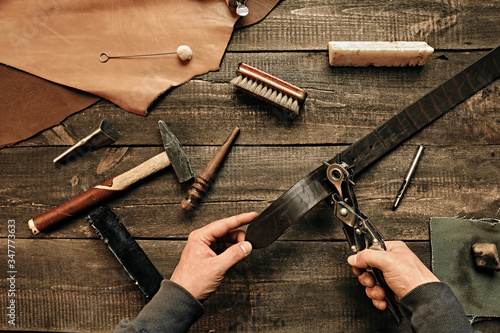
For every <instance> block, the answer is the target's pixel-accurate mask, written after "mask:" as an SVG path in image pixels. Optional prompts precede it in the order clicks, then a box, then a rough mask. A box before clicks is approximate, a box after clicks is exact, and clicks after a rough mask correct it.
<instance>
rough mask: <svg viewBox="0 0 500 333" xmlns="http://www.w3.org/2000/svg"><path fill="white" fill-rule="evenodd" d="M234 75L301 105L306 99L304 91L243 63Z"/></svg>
mask: <svg viewBox="0 0 500 333" xmlns="http://www.w3.org/2000/svg"><path fill="white" fill-rule="evenodd" d="M236 74H241V75H244V76H247V77H249V78H251V79H253V80H256V81H259V82H261V83H263V84H265V85H267V86H269V87H272V88H274V89H276V90H278V91H281V92H283V93H285V94H287V95H288V96H291V97H293V98H295V99H296V100H298V101H300V102H301V103H303V102H304V100H305V99H306V97H307V92H306V91H305V90H304V89H302V88H300V87H297V86H296V85H293V84H291V83H289V82H287V81H285V80H282V79H280V78H277V77H276V76H274V75H271V74H269V73H266V72H264V71H261V70H260V69H258V68H255V67H252V66H250V65H248V64H246V63H244V62H242V63H240V64H239V66H238V69H237V70H236Z"/></svg>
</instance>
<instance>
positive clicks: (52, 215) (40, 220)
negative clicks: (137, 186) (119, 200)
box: [28, 152, 170, 235]
mask: <svg viewBox="0 0 500 333" xmlns="http://www.w3.org/2000/svg"><path fill="white" fill-rule="evenodd" d="M169 165H170V160H169V159H168V157H167V154H166V153H165V152H162V153H160V154H158V155H156V156H154V157H152V158H150V159H149V160H147V161H146V162H144V163H142V164H140V165H138V166H136V167H135V168H133V169H130V170H129V171H127V172H125V173H122V174H121V175H119V176H116V177H112V178H110V179H108V180H106V181H105V182H102V183H101V184H99V185H97V186H94V187H92V188H91V189H88V190H87V191H85V192H83V193H81V194H79V195H77V196H76V197H74V198H72V199H70V200H68V201H66V202H65V203H63V204H61V205H59V206H57V207H55V208H53V209H51V210H49V211H47V212H45V213H42V214H40V215H38V216H36V217H34V218H32V219H31V220H29V222H28V226H29V227H30V229H31V231H32V232H33V234H35V235H36V234H38V233H40V231H42V230H45V229H47V228H50V227H52V226H54V225H56V224H59V223H61V222H63V221H65V220H67V219H68V218H70V217H73V216H75V215H76V214H78V213H80V212H82V211H84V210H87V209H89V208H91V207H94V206H96V205H97V204H100V203H102V202H103V201H105V200H107V199H109V198H110V197H111V196H113V195H114V194H116V193H118V192H121V191H123V190H125V189H127V188H128V187H129V186H130V185H132V184H134V183H136V182H137V181H139V180H141V179H143V178H146V177H147V176H149V175H152V174H153V173H156V172H158V171H160V170H162V169H165V168H166V167H168V166H169Z"/></svg>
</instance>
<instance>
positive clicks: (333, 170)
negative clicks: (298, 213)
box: [325, 162, 403, 325]
mask: <svg viewBox="0 0 500 333" xmlns="http://www.w3.org/2000/svg"><path fill="white" fill-rule="evenodd" d="M325 165H326V166H327V167H328V168H327V169H326V177H327V178H328V181H329V182H330V183H331V184H332V185H333V186H334V187H335V191H334V192H333V194H332V195H331V196H330V200H329V204H330V205H331V206H332V208H333V212H334V214H335V216H336V217H337V218H338V219H339V220H340V221H342V222H343V223H342V229H343V230H344V234H345V236H346V238H347V243H348V244H349V248H350V249H351V251H353V252H354V253H357V252H359V251H362V250H364V249H368V248H370V249H374V250H381V251H385V250H386V247H385V244H384V238H383V237H382V235H381V234H380V232H379V231H378V230H377V228H375V226H374V225H373V224H372V223H371V222H370V220H369V219H368V217H366V215H365V214H363V212H361V210H360V209H359V208H358V201H357V200H356V195H355V194H354V188H353V186H354V181H353V180H352V174H351V173H350V172H349V166H348V165H347V164H345V163H344V162H341V163H340V164H338V163H334V164H328V163H327V162H325ZM367 271H368V272H370V273H371V274H372V275H373V277H374V279H375V281H376V283H377V284H378V285H380V286H381V287H382V288H383V289H384V291H385V294H386V297H385V300H386V301H387V310H388V311H389V313H390V314H391V316H392V317H393V318H394V320H395V322H396V324H397V325H399V324H401V321H402V320H403V315H402V314H401V311H400V310H399V308H398V304H397V301H396V295H395V294H394V292H393V291H392V290H391V289H390V288H389V287H388V286H387V283H386V282H385V279H384V275H383V274H382V271H380V270H379V269H377V268H373V267H369V268H368V269H367Z"/></svg>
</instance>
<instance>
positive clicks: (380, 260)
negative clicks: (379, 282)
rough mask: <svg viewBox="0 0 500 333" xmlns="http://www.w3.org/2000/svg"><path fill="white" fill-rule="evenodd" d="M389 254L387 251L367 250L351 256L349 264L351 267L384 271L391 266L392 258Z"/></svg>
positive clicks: (348, 260) (348, 259)
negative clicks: (373, 268)
mask: <svg viewBox="0 0 500 333" xmlns="http://www.w3.org/2000/svg"><path fill="white" fill-rule="evenodd" d="M387 254H388V252H387V251H378V250H370V249H366V250H363V251H361V252H358V253H357V254H354V255H352V256H349V258H347V262H348V263H349V265H351V266H354V267H358V268H368V267H375V268H378V269H380V270H382V271H384V269H385V268H386V267H390V266H391V258H390V256H388V255H387Z"/></svg>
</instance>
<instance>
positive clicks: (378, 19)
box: [0, 0, 500, 333]
mask: <svg viewBox="0 0 500 333" xmlns="http://www.w3.org/2000/svg"><path fill="white" fill-rule="evenodd" d="M499 16H500V1H498V0H496V1H488V2H484V1H483V2H478V1H471V0H466V1H454V0H451V1H430V0H429V1H419V2H415V1H398V0H395V1H390V2H389V1H387V2H382V3H381V2H379V1H372V0H369V1H331V0H326V1H305V0H286V1H281V2H280V3H279V5H278V6H277V7H276V8H275V9H274V10H273V11H272V12H271V13H270V14H269V15H268V17H267V18H266V19H265V20H264V21H262V22H261V23H259V24H256V25H253V26H250V27H248V28H244V29H240V30H237V31H235V32H234V34H233V37H232V40H231V42H230V44H229V46H228V49H227V52H226V54H225V56H224V58H223V60H222V62H221V65H220V70H219V71H216V72H211V73H207V74H205V75H201V76H199V77H196V78H194V79H192V80H190V81H189V82H187V83H185V84H183V85H182V86H180V87H177V88H175V89H172V90H171V91H168V92H167V93H165V94H164V95H163V96H161V97H160V98H159V99H158V100H157V101H156V102H155V103H154V105H152V107H151V109H150V113H149V115H148V116H147V117H142V116H138V115H134V114H131V113H129V112H125V111H123V110H121V109H119V108H118V107H117V106H115V105H113V104H112V103H110V102H108V101H105V100H102V101H100V102H98V103H97V104H95V105H94V106H92V107H90V108H88V109H86V110H84V111H82V112H79V113H77V114H75V115H73V116H71V117H69V118H68V119H66V120H65V121H64V122H63V123H62V124H61V125H59V126H56V127H54V128H51V129H48V130H46V131H44V132H42V133H40V134H39V135H37V136H35V137H33V138H31V139H29V140H26V141H23V142H20V143H18V144H16V145H14V146H11V147H8V148H3V149H1V150H0V166H1V168H0V221H3V222H1V223H2V226H5V227H2V228H0V244H1V248H2V249H4V252H5V253H6V252H7V237H8V229H7V221H8V220H15V221H16V269H17V279H16V289H17V293H16V302H17V303H16V304H17V308H16V311H17V312H16V313H17V318H16V326H12V325H9V324H8V323H7V321H6V319H5V315H4V314H5V313H6V311H7V309H6V306H7V304H8V301H9V299H8V297H7V292H2V293H0V307H1V309H2V311H3V314H2V315H3V316H4V320H2V321H0V331H30V332H110V331H112V329H113V328H114V327H115V326H116V324H117V323H118V322H119V321H120V320H121V319H123V318H125V317H135V316H136V315H137V313H138V312H139V311H140V310H141V308H142V307H143V306H144V304H145V299H144V297H143V296H142V294H141V293H140V291H139V290H138V288H136V286H135V285H134V284H133V282H132V281H131V280H130V279H129V277H128V275H127V274H126V273H125V271H124V270H123V268H122V267H121V266H120V264H119V263H118V262H117V261H116V259H115V258H114V256H113V255H112V254H111V253H110V251H109V250H108V249H107V248H106V246H105V244H104V243H103V242H102V241H101V240H99V239H98V237H97V235H96V234H95V232H94V231H93V230H92V229H91V227H90V226H89V224H88V222H87V221H86V220H85V217H84V215H82V216H79V217H76V218H74V219H71V220H69V221H68V222H67V223H65V224H64V225H61V226H60V227H57V228H55V229H53V230H51V231H50V232H49V231H48V232H43V233H42V234H40V235H38V236H36V237H35V236H33V235H32V234H31V232H30V230H29V229H28V226H27V221H28V220H29V219H30V218H32V217H34V216H36V215H38V214H40V213H42V212H44V211H46V210H49V209H51V208H53V207H56V206H57V205H59V204H61V203H63V202H65V201H66V200H68V199H70V198H72V197H74V196H75V195H78V194H79V193H82V192H83V191H85V190H87V189H89V188H91V187H93V186H95V185H96V184H99V183H100V182H102V181H104V180H106V179H108V178H109V177H111V176H114V175H117V174H121V173H123V172H125V171H127V170H129V169H131V168H132V167H134V166H136V165H138V164H140V163H141V162H143V161H145V160H147V159H148V158H150V157H152V156H154V155H156V154H158V153H159V152H161V151H162V150H163V148H162V142H161V137H160V134H159V130H158V125H157V123H158V120H164V121H165V122H166V123H167V125H168V126H169V128H170V129H171V130H172V131H173V132H174V133H175V134H176V136H177V138H178V139H179V141H180V142H181V143H182V145H183V146H184V148H185V151H186V153H187V155H188V157H189V159H190V162H191V165H192V167H193V171H194V173H195V174H198V173H199V172H200V171H201V169H202V168H203V167H204V166H205V164H206V163H207V162H208V160H209V159H210V158H211V157H212V155H213V154H214V153H215V151H216V150H217V149H218V147H219V146H220V145H221V144H222V143H223V142H224V140H225V139H226V137H227V135H228V133H230V132H231V130H232V129H233V128H234V127H235V126H238V127H240V128H241V131H240V134H239V137H238V139H237V140H236V141H235V143H234V144H233V147H232V149H231V151H230V152H229V154H228V156H227V157H226V159H225V161H224V164H223V166H222V167H221V169H220V170H219V172H218V174H217V176H216V178H215V180H214V182H213V185H212V186H211V187H210V189H209V191H208V193H207V196H206V197H205V198H204V199H203V201H202V203H201V204H200V205H199V207H198V209H197V210H196V211H193V212H191V213H189V214H185V213H183V212H182V211H181V209H180V206H179V204H180V201H181V200H182V198H183V197H184V196H185V193H186V191H187V189H188V188H189V186H190V184H179V182H178V181H177V180H176V176H175V174H174V173H173V171H172V170H169V169H167V170H165V171H162V172H160V173H159V174H157V175H154V176H152V177H149V178H147V179H145V180H143V181H140V182H139V183H138V184H136V185H134V186H132V188H131V189H129V190H127V191H125V192H124V193H122V194H121V195H120V196H117V197H115V198H113V199H112V200H110V201H109V202H108V203H107V204H108V205H109V206H110V207H111V208H112V209H113V210H114V212H115V213H116V214H117V215H118V216H119V217H120V220H121V221H122V223H123V224H124V225H125V227H126V228H127V229H128V231H129V232H130V233H131V234H132V236H134V237H135V238H136V239H138V242H139V244H140V245H141V247H143V249H144V250H145V252H146V253H147V254H148V255H149V257H150V259H151V260H152V262H153V263H154V264H155V265H156V266H157V268H158V269H159V271H160V272H161V273H162V274H163V275H164V276H165V277H166V278H168V277H169V276H170V274H171V273H172V272H173V269H174V268H175V265H176V264H177V261H178V260H179V257H180V253H181V251H182V248H183V246H184V244H185V241H186V239H187V236H188V234H189V233H190V232H191V231H192V230H194V229H197V228H199V227H202V226H204V225H206V224H208V223H209V222H211V221H213V220H216V219H220V218H223V217H226V216H230V215H234V214H238V213H241V212H246V211H253V210H254V211H257V212H261V211H263V210H264V209H265V208H266V207H267V206H268V205H269V204H270V203H271V202H273V201H274V200H275V199H277V198H278V197H279V196H280V195H281V194H282V193H283V192H284V191H286V190H287V189H288V188H289V187H291V186H292V185H293V184H295V183H296V182H297V181H298V180H300V179H301V178H302V177H304V176H305V175H306V174H308V173H309V172H310V171H312V170H314V169H315V168H316V167H318V166H319V165H320V164H321V162H322V161H323V160H327V159H329V158H331V157H333V156H334V155H335V154H337V153H339V152H340V151H342V150H344V149H345V148H346V147H348V146H349V145H350V144H351V143H353V142H355V141H357V140H358V139H360V138H362V137H363V136H364V135H365V134H367V133H369V132H370V131H371V130H372V129H374V128H376V127H377V126H378V125H380V124H381V123H382V122H384V121H385V120H387V119H389V118H390V117H391V116H393V115H394V114H396V113H398V112H399V111H400V110H402V109H403V108H404V107H405V106H407V105H409V104H410V103H412V102H413V101H415V100H417V99H418V98H419V97H421V96H422V95H424V94H425V93H427V92H429V91H430V90H432V89H433V88H435V87H436V86H437V85H439V84H440V83H442V82H444V81H445V80H447V79H448V78H450V77H451V76H453V75H454V74H456V73H457V72H459V71H460V70H462V69H463V68H465V67H466V66H468V65H469V64H471V63H472V62H474V61H475V60H477V59H479V58H480V57H481V56H483V55H484V54H486V52H488V51H489V50H491V49H492V48H494V47H496V46H497V43H498V36H499V33H500V23H499V21H498V17H499ZM334 40H377V41H391V40H409V41H420V40H424V41H426V42H427V43H428V44H429V45H431V46H432V47H434V48H435V52H434V54H433V55H432V56H431V58H430V60H429V61H428V63H427V64H426V65H425V66H424V67H422V68H406V67H405V68H375V67H368V68H349V67H346V68H332V67H330V66H329V65H328V54H327V42H329V41H334ZM239 62H246V63H248V64H250V65H252V66H255V67H257V68H259V69H261V70H264V71H266V72H268V73H270V74H272V75H274V76H276V77H279V78H281V79H284V80H286V81H288V82H290V83H292V84H295V85H297V86H299V87H302V88H304V89H306V90H307V92H308V97H307V100H306V103H305V105H304V110H302V111H301V114H300V116H299V117H298V118H297V119H295V120H289V119H286V117H284V116H283V115H282V114H281V113H280V112H279V111H276V110H275V109H274V108H273V107H270V106H269V105H266V104H264V103H262V102H261V101H259V100H257V99H254V98H252V97H250V96H247V95H245V94H243V93H241V92H238V91H235V89H234V88H233V87H232V86H231V85H230V84H229V81H230V80H231V79H232V78H234V76H235V71H236V68H237V65H238V63H239ZM499 109H500V82H499V81H497V82H494V83H493V84H491V85H489V86H487V87H486V88H484V89H483V90H481V91H480V92H478V93H477V94H476V95H474V96H473V97H472V98H470V99H469V100H467V101H466V102H464V103H462V104H461V105H459V106H458V107H457V108H455V109H454V110H453V111H451V112H450V113H448V114H446V115H445V116H444V117H442V118H440V119H439V120H437V121H436V122H435V123H433V124H432V125H430V126H429V127H428V128H426V129H424V130H423V131H422V132H420V133H418V134H417V135H416V136H414V137H413V138H412V139H410V140H409V141H408V142H407V143H405V144H404V145H402V146H400V147H399V148H397V149H396V150H395V151H394V152H392V153H390V154H389V155H387V156H386V157H385V158H383V159H382V160H380V161H379V162H377V163H375V164H374V165H373V166H371V167H370V168H368V169H367V170H366V171H365V172H363V173H362V174H361V175H359V177H357V179H356V191H357V197H358V201H359V206H360V208H361V209H362V210H363V212H364V213H365V214H367V215H368V216H369V217H370V219H371V220H372V222H373V223H374V224H376V226H377V227H378V228H379V230H380V231H381V233H382V234H383V235H384V236H385V238H387V239H402V240H404V241H406V242H407V243H408V244H409V245H410V247H411V248H412V249H413V250H414V251H415V252H416V253H417V255H418V256H419V257H420V258H421V259H422V260H423V262H424V263H425V264H426V265H429V264H430V244H429V219H430V217H433V216H443V217H452V216H458V217H466V218H493V219H500V167H499V165H500V112H499ZM103 118H106V119H108V120H110V121H111V122H112V123H113V125H114V127H115V128H116V129H117V131H118V132H119V134H120V139H119V140H118V141H116V142H115V143H114V144H113V145H111V146H108V147H105V148H101V149H99V150H97V151H94V152H91V153H89V154H87V155H84V156H79V157H76V158H75V159H74V160H73V161H70V162H69V163H68V164H67V165H64V166H59V167H56V166H54V165H53V164H52V159H53V158H54V157H55V156H57V155H59V154H60V153H61V152H63V151H64V150H65V149H66V148H67V147H68V146H70V145H72V144H73V143H74V142H76V141H78V140H79V139H80V138H82V137H84V136H86V135H87V134H88V133H89V132H90V131H91V130H92V129H93V128H94V127H95V126H96V125H97V124H98V123H99V121H100V120H101V119H103ZM419 144H423V145H425V146H426V148H427V149H426V150H425V152H424V155H423V158H422V160H421V162H420V164H419V165H418V168H417V170H416V173H415V176H414V178H413V180H412V182H411V184H410V186H409V187H408V190H407V192H406V194H405V196H404V198H403V200H402V202H401V204H400V206H399V207H398V209H397V210H396V211H394V212H393V211H391V205H392V203H393V201H394V198H395V195H396V192H397V190H398V188H399V186H400V183H401V181H402V179H403V177H404V176H405V173H406V171H407V169H408V167H409V165H410V163H411V159H412V158H413V156H414V153H415V151H416V148H417V146H418V145H419ZM339 223H340V222H339V221H337V220H335V219H334V218H333V216H332V211H331V210H330V208H329V207H328V206H327V205H326V204H324V203H320V204H319V205H318V206H317V207H316V208H314V209H313V210H311V211H310V212H309V213H308V214H307V215H306V216H305V217H304V218H303V219H302V220H301V221H300V222H298V223H297V224H295V225H294V226H292V227H291V228H290V229H289V230H288V232H287V233H285V234H284V235H283V236H282V237H281V238H280V239H279V240H278V241H277V242H276V243H274V244H273V245H271V246H270V247H268V248H265V249H261V250H255V251H254V252H252V253H251V255H250V256H249V257H247V258H246V259H245V260H244V261H242V262H241V263H239V264H237V265H236V266H235V267H234V268H233V269H231V270H230V271H229V273H228V275H227V276H226V278H225V280H224V282H223V284H222V286H221V287H220V288H219V289H218V291H217V292H216V293H215V294H214V295H212V296H211V297H210V298H209V299H208V300H207V301H206V302H205V303H204V306H205V314H204V315H203V317H202V318H201V319H200V320H199V321H198V322H197V323H195V325H194V326H193V327H192V328H191V330H190V332H277V333H278V332H297V333H298V332H409V331H410V327H409V324H408V321H405V322H404V324H403V325H402V326H401V327H399V328H397V327H395V326H394V324H393V322H392V319H391V318H390V317H388V315H387V314H386V313H383V312H380V311H378V310H376V309H375V308H374V307H373V306H372V305H371V302H370V300H369V299H368V298H367V297H366V296H365V292H364V290H363V288H362V287H361V286H360V285H359V284H358V282H357V279H356V278H355V276H354V275H353V274H352V272H351V269H350V268H349V266H348V265H347V263H346V258H347V256H348V255H349V250H348V247H347V245H346V243H345V240H344V235H343V232H342V230H341V226H340V224H339ZM4 259H5V261H6V259H7V258H6V254H5V257H4ZM2 267H4V273H3V276H4V277H6V274H7V273H5V272H6V271H7V268H5V267H6V265H4V266H2ZM0 286H1V288H2V289H1V290H3V291H6V290H8V288H9V285H8V280H7V279H5V278H3V279H2V280H1V281H0ZM474 328H475V329H477V330H481V331H483V332H484V333H490V332H498V331H499V330H500V321H498V320H496V321H487V322H481V323H478V324H475V325H474Z"/></svg>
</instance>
